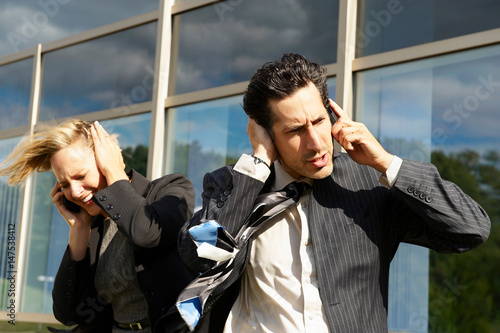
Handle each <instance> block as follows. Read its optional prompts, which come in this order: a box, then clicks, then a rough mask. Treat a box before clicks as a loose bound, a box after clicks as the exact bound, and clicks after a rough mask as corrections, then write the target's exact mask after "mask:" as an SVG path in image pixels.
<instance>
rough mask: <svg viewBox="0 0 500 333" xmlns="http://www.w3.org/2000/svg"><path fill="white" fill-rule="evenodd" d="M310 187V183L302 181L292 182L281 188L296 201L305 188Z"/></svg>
mask: <svg viewBox="0 0 500 333" xmlns="http://www.w3.org/2000/svg"><path fill="white" fill-rule="evenodd" d="M309 188H311V185H309V184H307V183H304V182H292V183H290V184H288V185H287V186H285V188H284V189H283V190H284V191H285V192H286V196H287V197H289V198H292V199H293V200H295V201H298V200H299V198H300V196H301V195H302V193H304V191H305V190H307V189H309Z"/></svg>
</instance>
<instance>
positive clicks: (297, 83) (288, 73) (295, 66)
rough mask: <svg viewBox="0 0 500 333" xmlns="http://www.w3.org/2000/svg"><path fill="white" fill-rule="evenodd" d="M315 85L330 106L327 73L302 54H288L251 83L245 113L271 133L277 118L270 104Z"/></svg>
mask: <svg viewBox="0 0 500 333" xmlns="http://www.w3.org/2000/svg"><path fill="white" fill-rule="evenodd" d="M310 83H313V84H314V85H315V86H316V88H318V91H319V93H320V95H321V99H322V100H323V103H324V105H325V106H327V105H328V89H327V86H326V69H325V68H322V67H320V66H319V65H318V64H316V63H313V62H311V61H309V60H307V59H306V58H305V57H303V56H302V55H300V54H293V53H288V54H284V55H283V57H282V58H281V59H280V60H277V61H273V62H268V63H266V64H264V65H263V66H262V67H261V68H260V69H259V70H257V72H255V74H254V75H253V77H252V78H251V80H250V83H249V84H248V88H247V90H246V92H245V96H244V97H243V109H244V110H245V112H246V114H247V115H248V116H249V117H250V118H251V119H253V120H255V122H257V124H259V125H261V126H263V127H264V128H266V129H268V130H270V129H271V128H272V125H273V122H274V114H273V112H272V110H271V107H270V105H269V102H270V101H271V100H278V101H279V100H282V99H284V98H287V97H290V96H292V95H293V94H294V93H295V92H297V90H299V89H301V88H305V87H307V86H308V85H309V84H310Z"/></svg>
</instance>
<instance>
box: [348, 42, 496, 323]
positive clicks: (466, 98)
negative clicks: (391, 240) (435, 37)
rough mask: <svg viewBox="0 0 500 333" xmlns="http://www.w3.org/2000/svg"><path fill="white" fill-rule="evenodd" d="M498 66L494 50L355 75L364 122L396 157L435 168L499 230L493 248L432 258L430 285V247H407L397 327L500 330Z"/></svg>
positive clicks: (396, 281) (396, 295)
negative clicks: (499, 279) (499, 312)
mask: <svg viewBox="0 0 500 333" xmlns="http://www.w3.org/2000/svg"><path fill="white" fill-rule="evenodd" d="M499 63H500V46H492V47H487V48H482V49H477V50H471V51H467V52H461V53H457V54H452V55H447V56H441V57H436V58H432V59H426V60H422V61H417V62H412V63H406V64H401V65H395V66H391V67H384V68H381V69H375V70H370V71H366V72H363V73H358V74H357V75H356V82H357V104H356V105H357V109H356V114H357V119H358V120H360V121H362V122H364V123H365V124H366V125H367V126H368V128H369V129H370V130H371V131H372V132H373V133H374V134H375V135H376V136H377V137H378V138H379V140H380V141H381V142H382V144H383V145H384V147H385V148H386V149H387V150H388V151H389V152H391V153H394V154H397V155H399V156H401V157H403V158H411V159H416V160H422V161H430V162H432V163H434V164H435V165H436V166H437V167H438V169H439V171H440V173H441V175H442V176H443V178H445V179H448V180H451V181H453V182H455V183H457V184H458V185H459V186H460V187H461V188H462V189H463V190H464V191H465V192H466V193H467V194H469V195H470V196H471V197H472V198H474V199H475V200H476V201H477V202H479V203H480V204H481V205H482V206H483V207H484V208H485V210H486V211H487V213H488V214H489V216H490V218H491V220H492V224H493V227H492V232H491V235H490V239H489V240H488V242H487V243H486V244H484V245H482V246H480V247H479V248H478V249H476V250H474V251H472V252H468V253H465V254H460V255H457V254H451V255H441V254H436V253H435V252H430V269H429V272H428V273H429V277H430V283H429V286H428V287H427V274H428V273H427V271H426V262H427V260H428V258H427V252H425V251H426V250H425V249H422V248H418V247H414V246H411V248H412V250H411V251H416V252H418V254H415V257H408V256H407V254H406V252H407V251H408V248H410V246H409V245H405V247H403V248H400V250H399V251H398V254H397V257H396V258H395V260H393V263H392V266H391V274H392V277H391V281H390V284H391V287H390V305H389V324H390V326H389V328H390V330H394V331H398V330H399V331H400V330H409V331H410V332H424V331H426V330H427V327H429V328H428V330H429V332H473V331H476V332H493V331H495V330H496V329H498V328H499V327H500V320H499V319H498V316H497V314H496V312H495V311H496V309H497V308H498V306H500V304H499V299H500V288H499V287H498V284H495V282H494V279H495V277H496V276H498V273H499V272H498V268H497V267H498V265H497V263H498V260H499V259H500V254H499V251H498V246H497V244H498V242H499V241H500V228H499V227H498V224H499V222H500V209H499V208H498V198H499V197H500V183H499V179H500V157H499V156H500V148H499V147H498V143H499V142H500V132H499V131H498V123H499V119H500V113H499V110H498V105H499V103H500V80H499V78H500V68H499V66H498V64H499ZM401 250H403V252H402V251H401ZM427 290H429V294H428V295H429V299H428V301H427ZM471 304H473V306H471ZM427 323H428V324H427Z"/></svg>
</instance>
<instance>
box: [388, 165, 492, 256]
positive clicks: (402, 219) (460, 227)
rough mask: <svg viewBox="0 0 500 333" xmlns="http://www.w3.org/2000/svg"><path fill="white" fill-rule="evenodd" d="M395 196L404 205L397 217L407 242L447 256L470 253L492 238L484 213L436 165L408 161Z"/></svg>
mask: <svg viewBox="0 0 500 333" xmlns="http://www.w3.org/2000/svg"><path fill="white" fill-rule="evenodd" d="M391 192H392V193H393V195H394V196H395V198H396V199H397V201H398V202H400V203H401V204H402V205H400V206H399V207H398V206H396V208H395V212H394V213H395V214H396V216H397V218H396V220H397V224H396V226H395V227H396V229H400V230H403V236H402V237H403V238H402V241H404V242H407V243H412V244H416V245H421V246H425V247H428V248H431V249H434V250H436V251H438V252H443V253H446V252H464V251H468V250H470V249H473V248H475V247H477V246H478V245H480V244H482V243H484V242H485V241H486V239H487V238H488V235H489V232H490V220H489V217H488V215H487V214H486V212H485V211H484V209H483V208H482V207H481V206H479V204H478V203H476V202H475V201H474V200H473V199H471V198H470V197H469V196H468V195H467V194H465V193H464V192H463V191H462V190H461V189H460V188H458V186H456V185H455V184H453V183H451V182H448V181H446V180H443V179H442V178H441V177H440V175H439V172H438V171H437V169H436V167H435V166H434V165H432V164H428V163H420V162H414V161H409V160H404V161H403V164H402V166H401V169H400V171H399V174H398V177H397V179H396V182H395V184H394V186H393V187H392V188H391ZM405 210H406V212H405ZM408 210H410V211H411V212H409V211H408ZM409 213H411V214H409Z"/></svg>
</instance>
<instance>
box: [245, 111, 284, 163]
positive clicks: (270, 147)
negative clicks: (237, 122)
mask: <svg viewBox="0 0 500 333" xmlns="http://www.w3.org/2000/svg"><path fill="white" fill-rule="evenodd" d="M247 134H248V137H249V138H250V143H251V144H252V148H253V155H255V156H258V157H259V158H261V159H262V160H264V161H265V162H266V163H268V165H271V164H272V162H273V161H274V160H276V158H277V156H276V149H275V147H274V143H273V140H272V138H271V135H270V134H269V132H268V131H267V130H266V129H265V128H264V127H262V126H261V125H259V124H257V123H256V122H255V120H253V119H251V118H248V125H247Z"/></svg>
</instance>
